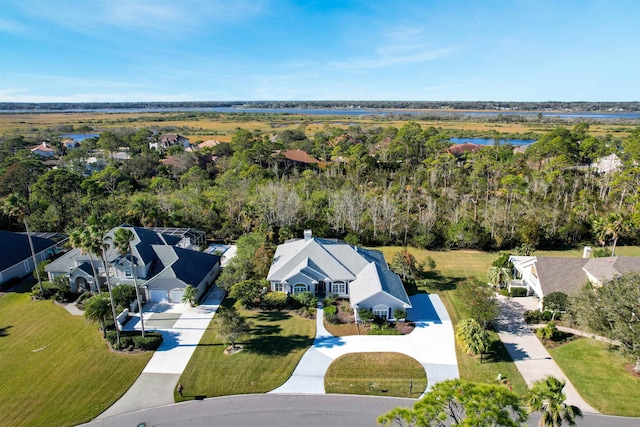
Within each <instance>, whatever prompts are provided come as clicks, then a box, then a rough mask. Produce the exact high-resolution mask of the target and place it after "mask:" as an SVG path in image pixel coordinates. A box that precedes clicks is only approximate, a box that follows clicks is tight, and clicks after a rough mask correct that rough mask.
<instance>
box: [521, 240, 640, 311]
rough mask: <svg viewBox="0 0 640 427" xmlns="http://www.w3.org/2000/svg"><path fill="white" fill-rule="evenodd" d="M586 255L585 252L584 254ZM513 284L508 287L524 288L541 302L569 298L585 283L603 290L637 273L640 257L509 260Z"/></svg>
mask: <svg viewBox="0 0 640 427" xmlns="http://www.w3.org/2000/svg"><path fill="white" fill-rule="evenodd" d="M587 253H588V252H586V251H585V254H587ZM509 261H511V262H512V263H513V274H514V277H515V280H514V281H513V282H512V283H511V286H518V287H525V288H526V289H527V294H528V295H535V296H536V297H537V298H538V299H539V300H540V306H541V307H542V299H543V298H544V296H545V295H548V294H550V293H552V292H563V293H565V294H571V293H574V292H577V291H578V290H580V288H582V287H583V286H584V285H586V284H587V283H588V282H591V283H593V284H594V285H597V286H602V285H604V284H605V283H606V282H608V281H610V280H613V279H615V278H617V277H620V276H621V275H624V274H627V273H631V272H640V257H628V256H614V257H606V258H562V257H546V256H511V257H509Z"/></svg>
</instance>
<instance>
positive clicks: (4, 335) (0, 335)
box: [0, 325, 13, 337]
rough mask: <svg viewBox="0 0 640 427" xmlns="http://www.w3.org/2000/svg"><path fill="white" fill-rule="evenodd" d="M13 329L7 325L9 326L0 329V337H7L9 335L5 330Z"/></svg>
mask: <svg viewBox="0 0 640 427" xmlns="http://www.w3.org/2000/svg"><path fill="white" fill-rule="evenodd" d="M11 328H13V326H11V325H9V326H5V327H3V328H0V337H6V336H7V335H9V333H8V332H7V330H9V329H11Z"/></svg>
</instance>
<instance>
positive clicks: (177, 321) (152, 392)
mask: <svg viewBox="0 0 640 427" xmlns="http://www.w3.org/2000/svg"><path fill="white" fill-rule="evenodd" d="M223 298H224V291H223V290H222V289H220V288H218V287H217V286H216V287H214V288H213V289H211V291H210V292H209V293H208V294H207V296H206V298H205V300H204V301H203V302H202V304H200V305H199V306H197V307H190V306H187V305H185V304H167V303H163V304H155V305H150V306H149V307H147V306H145V307H144V310H145V313H144V320H145V330H147V331H151V330H156V331H161V332H162V337H163V341H162V344H161V345H160V347H159V348H158V350H156V351H155V353H154V354H153V357H151V360H149V363H147V366H146V367H145V368H144V370H143V371H142V373H141V374H140V376H139V377H138V379H137V380H136V382H135V383H134V384H133V385H132V386H131V387H130V388H129V390H128V391H127V392H126V393H125V394H124V395H123V396H122V397H121V398H120V399H119V400H118V401H117V402H116V403H114V404H113V405H112V406H111V407H110V408H109V409H107V410H106V411H104V412H103V413H102V414H100V415H99V416H98V417H97V418H96V419H104V418H107V417H112V416H115V415H118V414H124V413H127V412H132V411H138V410H141V409H145V408H151V407H154V406H161V405H168V404H172V403H174V399H173V391H174V390H175V388H176V385H177V383H178V380H179V379H180V375H182V372H183V371H184V369H185V368H186V367H187V364H188V363H189V359H191V356H192V355H193V352H194V351H195V349H196V347H197V346H198V343H199V342H200V339H201V338H202V336H203V335H204V332H205V330H206V329H207V327H208V326H209V323H210V322H211V318H212V317H213V315H214V314H215V312H216V310H217V309H218V307H219V306H220V303H221V302H222V299H223ZM148 305H149V304H148ZM125 329H129V330H140V329H141V327H140V317H138V316H136V318H135V319H131V320H130V321H129V322H128V323H127V324H126V325H125Z"/></svg>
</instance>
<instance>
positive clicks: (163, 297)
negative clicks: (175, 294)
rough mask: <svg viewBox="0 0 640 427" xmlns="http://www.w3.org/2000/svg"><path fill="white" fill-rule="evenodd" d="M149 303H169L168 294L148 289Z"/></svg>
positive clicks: (161, 290)
mask: <svg viewBox="0 0 640 427" xmlns="http://www.w3.org/2000/svg"><path fill="white" fill-rule="evenodd" d="M149 299H151V302H169V295H168V292H167V291H165V290H164V289H149Z"/></svg>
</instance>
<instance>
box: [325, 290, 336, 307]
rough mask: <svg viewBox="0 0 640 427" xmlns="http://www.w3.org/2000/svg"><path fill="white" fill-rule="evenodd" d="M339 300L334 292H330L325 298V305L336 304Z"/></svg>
mask: <svg viewBox="0 0 640 427" xmlns="http://www.w3.org/2000/svg"><path fill="white" fill-rule="evenodd" d="M337 301H338V298H336V296H335V295H333V294H332V293H329V294H328V295H327V296H326V297H325V298H324V305H325V306H327V305H334V304H335V303H336V302H337Z"/></svg>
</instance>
